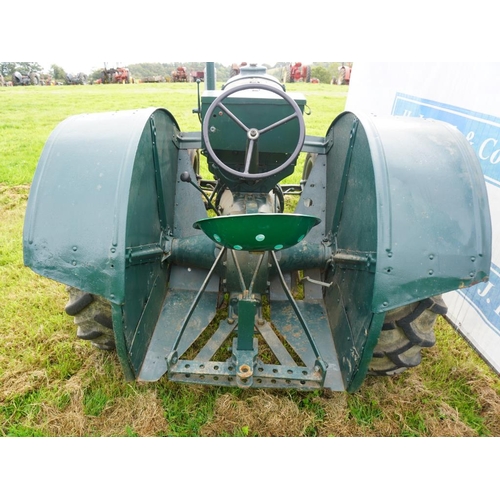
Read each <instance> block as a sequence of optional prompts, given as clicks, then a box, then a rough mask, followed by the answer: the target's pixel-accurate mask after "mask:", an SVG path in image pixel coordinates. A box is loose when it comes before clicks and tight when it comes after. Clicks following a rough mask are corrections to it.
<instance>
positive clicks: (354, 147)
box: [302, 112, 491, 391]
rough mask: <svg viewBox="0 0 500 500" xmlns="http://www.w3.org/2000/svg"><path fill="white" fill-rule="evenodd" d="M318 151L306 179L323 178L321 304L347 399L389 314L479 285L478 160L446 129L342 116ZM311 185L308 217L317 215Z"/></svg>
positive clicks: (415, 121)
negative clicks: (327, 257)
mask: <svg viewBox="0 0 500 500" xmlns="http://www.w3.org/2000/svg"><path fill="white" fill-rule="evenodd" d="M325 144H326V145H327V151H326V153H325V155H318V158H317V160H316V162H315V164H314V167H313V169H312V172H311V177H312V176H314V175H316V176H317V174H315V173H314V172H315V170H316V169H318V168H323V169H325V173H324V174H323V175H324V177H326V181H325V187H326V189H324V191H325V192H326V200H325V205H324V206H325V209H324V212H325V213H324V222H325V226H324V231H325V241H327V242H329V245H330V247H331V255H332V259H331V261H330V263H329V265H328V266H327V269H326V271H325V272H324V276H323V280H324V282H328V283H330V285H329V287H328V288H327V289H326V290H325V292H324V300H325V306H326V311H327V315H328V319H329V323H330V329H331V331H332V334H333V336H334V341H335V346H336V349H337V353H338V356H339V365H340V368H341V370H342V374H343V378H344V382H345V385H346V387H348V390H350V391H353V390H356V388H357V387H359V385H360V384H361V382H362V380H363V379H364V376H365V375H366V373H367V369H368V365H369V363H370V361H371V359H372V356H373V349H374V347H375V345H376V344H377V341H378V338H379V334H380V331H381V328H382V324H383V321H384V317H385V313H386V312H387V311H391V310H394V309H396V308H398V307H401V306H403V305H406V304H411V303H415V302H417V301H420V300H422V299H425V298H428V297H433V296H435V295H439V294H442V293H444V292H447V291H450V290H455V289H458V288H461V287H467V286H471V285H473V284H475V283H478V282H480V281H481V280H486V279H487V277H488V274H489V270H490V261H491V222H490V214H489V207H488V199H487V194H486V188H485V183H484V177H483V174H482V172H481V168H480V165H479V162H478V159H477V157H476V156H475V153H474V151H473V150H472V148H471V146H470V145H469V144H468V142H467V140H466V139H465V137H464V136H463V135H462V134H461V133H460V132H459V131H458V130H456V129H455V128H453V127H451V126H450V125H448V124H446V123H444V122H438V121H432V120H425V119H420V118H406V117H386V118H382V117H373V116H368V115H362V114H353V113H351V112H344V113H342V114H341V115H339V116H338V117H337V118H336V119H335V120H334V121H333V123H332V125H331V126H330V128H329V130H328V133H327V136H326V141H325ZM325 160H326V161H325ZM316 179H317V181H318V180H319V179H318V178H317V177H316ZM314 185H315V186H316V187H314V188H313V183H311V182H310V181H309V182H308V184H307V185H306V188H305V192H304V193H305V195H306V196H307V198H308V199H310V200H312V201H311V202H310V203H309V204H307V205H310V208H307V206H304V205H302V209H303V210H305V211H304V213H306V214H308V213H309V211H312V210H314V209H315V208H316V209H317V207H318V206H319V205H320V203H319V200H316V199H315V196H316V195H315V192H316V191H319V190H318V187H317V186H318V185H319V184H318V182H315V183H314ZM309 190H313V191H309ZM314 190H316V191H314ZM303 196H304V195H303Z"/></svg>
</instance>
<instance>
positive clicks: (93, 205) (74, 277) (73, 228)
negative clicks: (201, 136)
mask: <svg viewBox="0 0 500 500" xmlns="http://www.w3.org/2000/svg"><path fill="white" fill-rule="evenodd" d="M157 130H161V134H160V133H156V131H157ZM177 131H178V126H177V123H176V122H175V119H174V118H173V117H172V116H171V115H170V113H169V112H168V111H166V110H164V109H154V108H149V109H143V110H136V111H119V112H114V113H95V114H85V115H78V116H73V117H71V118H68V119H66V120H65V121H63V122H62V123H60V124H59V125H58V126H57V127H56V129H55V130H54V131H53V133H52V134H51V136H50V137H49V139H48V141H47V143H46V145H45V147H44V150H43V152H42V155H41V157H40V160H39V163H38V166H37V170H36V173H35V176H34V179H33V183H32V186H31V191H30V195H29V201H28V207H27V211H26V219H25V225H24V241H23V245H24V262H25V265H27V266H29V267H31V268H32V269H33V270H34V271H35V272H37V273H38V274H41V275H43V276H47V277H48V278H51V279H53V280H55V281H59V282H61V283H65V284H67V285H70V286H73V287H76V288H79V289H83V290H86V291H89V292H91V293H94V294H97V295H101V296H103V297H105V298H106V299H108V300H109V301H111V302H112V303H122V302H123V300H124V295H125V275H126V272H125V269H126V267H127V266H128V264H129V263H130V260H131V259H132V258H133V256H134V252H135V254H139V253H140V251H141V250H142V252H143V254H144V253H146V254H149V258H151V257H152V256H154V254H155V251H156V253H157V254H158V253H160V254H161V244H162V241H161V239H162V238H165V237H166V236H167V235H168V234H169V233H171V232H172V230H173V200H174V194H175V184H176V182H175V175H176V173H177V161H178V149H177V146H176V144H175V142H176V140H175V138H176V134H177ZM155 165H156V166H155ZM155 169H156V170H157V171H158V172H160V171H161V179H160V176H159V175H157V174H156V173H155ZM146 221H147V223H146ZM144 258H146V257H144Z"/></svg>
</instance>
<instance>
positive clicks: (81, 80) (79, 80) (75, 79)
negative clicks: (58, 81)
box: [66, 73, 87, 85]
mask: <svg viewBox="0 0 500 500" xmlns="http://www.w3.org/2000/svg"><path fill="white" fill-rule="evenodd" d="M66 84H67V85H86V84H87V75H86V74H84V73H77V74H76V75H73V74H71V73H66Z"/></svg>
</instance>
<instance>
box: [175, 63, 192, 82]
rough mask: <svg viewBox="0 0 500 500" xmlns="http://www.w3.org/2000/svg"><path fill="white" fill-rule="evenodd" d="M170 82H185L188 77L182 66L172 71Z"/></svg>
mask: <svg viewBox="0 0 500 500" xmlns="http://www.w3.org/2000/svg"><path fill="white" fill-rule="evenodd" d="M172 81H173V82H187V81H188V76H187V72H186V68H185V67H184V66H179V67H178V68H177V69H174V71H172Z"/></svg>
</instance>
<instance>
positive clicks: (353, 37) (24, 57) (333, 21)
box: [0, 0, 498, 72]
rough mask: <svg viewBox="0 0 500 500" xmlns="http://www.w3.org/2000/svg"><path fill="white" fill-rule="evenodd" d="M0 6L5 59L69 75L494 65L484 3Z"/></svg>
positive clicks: (47, 1) (50, 1)
mask: <svg viewBox="0 0 500 500" xmlns="http://www.w3.org/2000/svg"><path fill="white" fill-rule="evenodd" d="M4 4H5V5H2V6H1V7H0V17H1V18H2V28H1V31H0V32H1V37H2V40H3V43H2V47H1V49H0V53H1V54H2V56H1V57H2V59H4V61H5V60H7V61H36V62H44V64H45V63H46V64H48V65H49V66H50V65H51V64H54V63H55V64H58V65H60V66H62V67H63V68H64V69H65V70H66V71H73V72H77V71H84V72H85V71H86V72H90V71H91V70H92V69H94V68H100V67H102V66H103V61H114V62H113V63H110V65H115V64H116V62H117V61H121V62H123V63H124V64H126V65H128V64H133V63H139V62H172V61H206V60H210V61H217V62H227V63H229V62H241V61H256V62H258V61H266V60H267V61H302V62H312V61H355V60H360V59H364V60H372V61H380V60H385V61H428V60H431V61H445V60H450V61H457V60H458V61H469V60H487V59H488V58H489V59H490V60H495V59H491V58H492V57H494V58H496V59H498V54H497V46H498V43H497V41H496V38H497V35H496V32H497V30H496V29H495V23H494V21H493V19H494V17H491V16H494V13H493V11H492V10H491V9H492V5H493V4H491V2H486V1H485V0H475V2H474V3H473V4H470V3H468V4H465V3H464V2H460V0H458V1H456V2H454V3H453V4H451V3H449V2H437V1H436V0H432V1H430V0H419V2H415V3H412V2H410V3H406V2H405V3H402V2H400V1H396V0H378V1H377V2H373V1H372V2H369V1H366V0H349V1H347V2H342V5H340V6H339V5H337V4H336V3H333V2H331V1H321V0H320V1H319V2H318V1H317V2H313V3H311V2H309V3H306V2H300V3H295V4H294V3H291V2H288V3H283V2H277V1H274V2H273V1H270V0H253V1H252V2H243V3H235V2H233V1H229V0H217V2H186V1H175V0H163V1H160V0H141V1H140V2H139V1H135V2H118V1H116V0H99V1H97V0H85V2H68V1H67V0H64V1H62V0H44V1H38V0H37V1H36V2H35V1H33V0H23V1H21V2H4ZM441 4H442V6H441ZM236 5H237V7H236ZM402 5H404V6H405V7H404V9H403V8H402ZM450 5H451V7H450ZM462 5H467V7H466V8H465V7H464V8H462ZM488 12H490V15H489V16H488ZM488 19H492V21H491V23H490V22H489V21H488Z"/></svg>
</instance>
